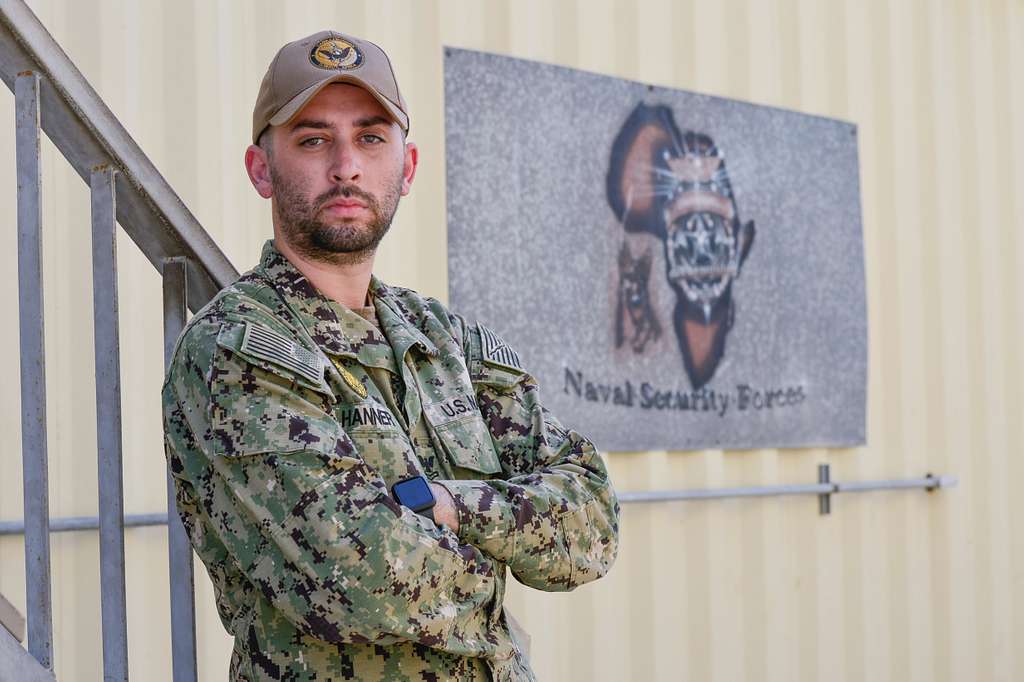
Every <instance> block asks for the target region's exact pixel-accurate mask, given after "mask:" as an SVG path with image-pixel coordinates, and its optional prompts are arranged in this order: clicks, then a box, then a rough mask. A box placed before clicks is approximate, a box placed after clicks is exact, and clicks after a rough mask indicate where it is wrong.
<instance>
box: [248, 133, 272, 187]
mask: <svg viewBox="0 0 1024 682" xmlns="http://www.w3.org/2000/svg"><path fill="white" fill-rule="evenodd" d="M245 170H246V172H247V173H248V174H249V181H250V182H252V186H253V187H255V188H256V191H257V192H258V193H259V195H260V196H261V197H263V198H264V199H269V198H270V197H271V196H273V194H274V185H273V183H272V182H271V181H270V159H268V158H267V152H266V150H265V149H263V148H262V147H260V146H258V145H255V144H251V145H249V148H248V149H246V150H245Z"/></svg>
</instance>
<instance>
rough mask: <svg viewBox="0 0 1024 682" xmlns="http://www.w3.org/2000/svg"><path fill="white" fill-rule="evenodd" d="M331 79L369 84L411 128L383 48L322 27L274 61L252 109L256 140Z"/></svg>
mask: <svg viewBox="0 0 1024 682" xmlns="http://www.w3.org/2000/svg"><path fill="white" fill-rule="evenodd" d="M331 83H351V84H353V85H358V86H359V87H361V88H363V89H365V90H366V91H367V92H369V93H370V94H371V95H373V96H374V97H375V98H376V99H377V101H378V102H380V104H381V106H382V107H384V109H385V111H387V112H388V113H389V114H390V115H391V117H392V118H393V119H395V122H396V123H398V125H400V126H401V127H402V130H404V131H406V132H408V131H409V114H408V111H407V109H406V106H405V100H404V99H402V93H400V92H399V91H398V80H397V79H396V78H395V71H394V69H392V68H391V61H390V60H389V59H388V56H387V55H386V54H384V50H382V49H380V48H379V47H377V46H376V45H374V44H373V43H371V42H370V41H368V40H362V39H360V38H356V37H354V36H348V35H345V34H343V33H338V32H337V31H320V32H319V33H314V34H313V35H311V36H308V37H306V38H301V39H299V40H296V41H294V42H291V43H288V44H287V45H285V46H284V47H282V48H281V49H280V50H278V52H277V55H275V56H274V60H273V61H272V62H270V67H269V68H268V69H267V73H266V75H265V76H263V83H262V84H260V93H259V95H257V96H256V106H255V107H254V108H253V110H252V141H253V144H256V143H257V142H258V141H259V138H260V135H262V134H263V131H264V130H266V128H267V126H279V125H282V124H284V123H287V122H288V121H289V120H291V118H292V117H293V116H294V115H295V114H297V113H298V112H299V110H300V109H301V108H302V107H303V106H304V105H305V104H306V102H308V101H309V100H310V99H312V98H313V96H314V95H316V93H318V92H320V90H322V89H323V88H324V87H326V86H327V85H329V84H331Z"/></svg>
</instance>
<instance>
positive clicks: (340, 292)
mask: <svg viewBox="0 0 1024 682" xmlns="http://www.w3.org/2000/svg"><path fill="white" fill-rule="evenodd" d="M253 119H254V126H253V142H254V145H253V146H251V147H250V148H249V149H248V150H247V152H246V167H247V169H248V171H249V176H250V178H251V180H252V182H253V185H254V187H255V188H256V189H257V191H258V192H259V193H260V194H261V195H262V196H263V197H265V198H271V199H272V208H273V218H274V240H272V241H268V242H267V243H266V245H265V246H264V248H263V256H262V258H261V260H260V263H259V265H257V266H256V267H255V268H254V269H252V270H250V271H249V272H247V273H246V274H244V275H242V276H241V277H240V278H239V279H238V280H237V281H236V282H235V283H234V284H232V285H230V286H228V287H227V288H225V289H224V290H223V291H221V292H220V293H219V294H218V295H217V296H216V297H215V298H214V300H213V301H211V302H210V303H209V304H208V305H207V306H206V307H205V308H203V310H201V311H200V312H199V313H198V314H196V315H195V316H194V317H193V318H192V320H191V321H190V322H189V324H188V326H187V328H186V329H185V331H184V332H183V334H182V336H181V338H180V339H179V340H178V344H177V347H176V349H175V352H174V356H173V361H172V363H171V366H170V368H169V370H168V373H167V378H166V381H165V383H164V388H163V406H164V429H165V436H166V450H167V459H168V465H169V467H170V470H171V473H172V475H173V477H174V481H175V486H176V491H177V503H178V508H179V510H180V512H181V517H182V519H183V521H184V522H185V527H186V529H187V531H188V534H189V537H190V538H191V541H192V544H193V546H194V547H195V550H196V552H197V553H198V554H199V556H200V558H201V559H202V560H203V562H204V563H205V564H206V567H207V570H208V571H209V574H210V577H211V579H212V581H213V584H214V587H215V589H216V592H217V605H218V608H219V611H220V616H221V619H222V621H223V623H224V626H225V628H226V629H227V630H228V632H229V633H231V634H232V635H233V636H234V638H235V646H234V652H233V656H232V660H231V671H230V675H231V679H232V680H250V681H253V682H255V681H256V680H341V679H361V680H400V681H406V680H409V681H411V680H418V681H424V680H425V681H431V680H449V679H458V680H488V679H495V680H532V679H534V677H533V673H532V672H531V670H530V667H529V664H528V662H527V660H526V657H525V655H524V652H523V650H522V641H521V640H522V638H521V637H519V636H517V635H516V634H514V632H513V630H512V629H510V620H509V617H508V615H507V614H506V613H505V611H504V609H503V606H502V600H503V594H504V586H505V579H506V569H508V570H509V571H511V573H512V575H513V576H515V578H516V579H517V580H519V581H520V582H522V583H524V584H526V585H529V586H531V587H535V588H538V589H542V590H550V591H561V590H571V589H573V588H574V587H576V586H578V585H580V584H582V583H585V582H588V581H590V580H594V579H596V578H598V577H600V576H602V575H604V574H605V573H606V572H607V570H608V568H609V567H610V565H611V563H612V562H613V560H614V558H615V553H616V550H617V546H618V505H617V504H616V501H615V494H614V492H613V490H612V487H611V485H610V483H609V480H608V474H607V471H606V469H605V466H604V464H603V463H602V460H601V457H600V455H599V454H598V452H597V451H596V450H595V448H594V445H593V444H592V443H591V442H590V441H589V440H587V439H586V438H584V437H583V436H581V435H579V434H578V433H576V432H574V431H572V430H569V429H566V428H564V427H563V426H561V425H560V424H559V422H558V421H557V420H556V419H555V418H554V417H553V416H552V415H551V414H550V413H548V412H547V411H546V410H545V409H544V408H543V407H542V405H541V404H540V402H539V400H538V390H537V385H536V383H535V382H534V380H533V378H532V377H531V376H530V375H529V374H528V373H527V372H526V371H524V369H523V368H522V367H521V365H520V362H519V358H518V356H517V355H516V353H515V352H514V351H513V350H512V349H510V348H509V347H508V346H507V345H506V344H504V343H503V342H502V341H501V340H500V338H498V337H497V336H496V335H495V334H494V333H493V332H491V331H490V330H488V329H487V328H486V327H483V326H481V325H471V324H468V323H467V322H466V321H465V320H463V319H462V318H461V317H459V316H458V315H454V314H452V313H450V312H448V311H447V310H446V309H445V308H444V307H443V306H442V305H441V304H440V303H438V302H437V301H435V300H433V299H431V298H426V297H423V296H421V295H419V294H417V293H415V292H413V291H410V290H408V289H401V288H398V287H390V286H387V285H385V284H383V283H382V282H380V281H379V280H378V279H376V278H375V277H373V276H372V275H371V271H372V266H373V256H374V252H375V249H376V246H377V243H378V242H379V241H380V238H381V237H383V235H384V233H385V232H386V231H387V228H388V225H389V224H390V222H391V217H392V215H393V214H394V211H395V208H396V207H397V203H398V199H399V196H401V195H404V194H406V193H407V192H408V191H409V187H410V185H411V183H412V179H413V177H414V175H415V169H416V162H417V154H418V151H417V149H416V147H415V145H414V144H412V143H408V142H406V141H405V135H406V133H407V131H408V125H409V120H408V115H407V113H406V107H405V103H404V101H403V100H402V97H401V95H400V94H399V92H398V86H397V83H396V81H395V78H394V74H393V72H392V70H391V66H390V63H389V62H388V60H387V57H386V56H385V55H384V53H383V52H382V51H381V50H380V48H378V47H377V46H375V45H373V44H372V43H368V42H365V41H362V40H359V39H357V38H353V37H350V36H344V35H341V34H338V33H333V32H322V33H319V34H316V35H313V36H310V37H308V38H305V39H303V40H300V41H296V42H294V43H289V44H288V45H286V46H285V47H283V48H282V49H281V51H280V52H279V53H278V55H277V56H276V57H275V59H274V61H273V62H272V63H271V65H270V68H269V69H268V71H267V75H266V77H265V78H264V81H263V85H262V87H261V89H260V94H259V97H258V99H257V103H256V109H255V111H254V114H253ZM420 477H423V478H420ZM428 481H429V483H428ZM399 482H405V483H409V482H411V483H414V484H416V483H418V484H419V485H421V486H422V488H423V490H429V491H430V493H432V494H433V497H434V499H435V505H434V507H433V508H432V509H420V511H421V513H416V512H415V511H414V510H413V509H410V508H409V507H407V506H404V505H402V504H400V503H399V501H398V499H396V498H397V497H401V495H400V494H399V493H400V491H399V492H393V489H392V486H394V485H395V484H396V483H399ZM428 495H429V493H428ZM403 501H406V500H405V499H403ZM417 508H419V506H418V505H417Z"/></svg>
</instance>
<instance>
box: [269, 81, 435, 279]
mask: <svg viewBox="0 0 1024 682" xmlns="http://www.w3.org/2000/svg"><path fill="white" fill-rule="evenodd" d="M268 133H269V134H270V135H272V139H271V144H270V148H271V152H270V154H269V158H268V159H267V164H268V176H269V187H270V189H269V196H271V197H272V199H273V211H274V224H275V227H276V228H277V232H278V236H280V237H281V238H282V239H284V240H285V241H286V242H287V244H288V245H289V246H290V247H291V248H292V249H294V250H295V251H297V252H298V253H299V254H300V255H302V256H303V257H305V258H309V259H312V260H319V261H326V262H335V263H344V262H361V261H364V260H366V259H368V258H369V257H370V256H372V255H373V253H374V251H375V250H376V248H377V245H378V244H379V243H380V240H381V239H382V238H383V237H384V235H385V233H387V231H388V228H389V227H390V225H391V219H392V217H393V216H394V214H395V210H396V209H397V207H398V199H399V197H400V196H401V195H403V194H407V193H408V191H409V186H410V184H411V182H412V175H413V173H414V171H415V162H416V159H415V156H416V151H415V147H414V146H412V145H406V143H405V140H404V138H403V135H402V131H401V128H399V126H398V124H396V123H395V122H394V121H393V120H392V119H391V118H390V117H388V115H387V112H386V111H385V110H384V108H383V107H382V106H381V105H380V103H379V102H377V100H376V99H374V98H373V96H371V95H370V94H369V93H368V92H367V91H366V90H364V89H362V88H360V87H358V86H354V85H347V84H332V85H329V86H327V87H326V88H324V89H323V90H322V91H321V92H320V93H318V94H317V95H316V96H315V97H314V98H313V99H312V100H310V102H309V103H308V104H307V105H306V106H305V107H303V108H302V110H301V111H299V113H298V114H297V115H296V116H295V117H294V118H293V119H292V120H291V121H290V122H289V123H287V124H285V125H283V126H280V127H275V128H271V129H270V130H269V131H268ZM250 174H252V169H251V168H250ZM255 183H256V181H255V179H254V184H255ZM257 189H258V190H260V193H261V194H264V192H263V190H262V189H261V188H260V186H259V185H257ZM264 196H267V194H264Z"/></svg>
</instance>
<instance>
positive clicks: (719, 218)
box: [607, 103, 754, 389]
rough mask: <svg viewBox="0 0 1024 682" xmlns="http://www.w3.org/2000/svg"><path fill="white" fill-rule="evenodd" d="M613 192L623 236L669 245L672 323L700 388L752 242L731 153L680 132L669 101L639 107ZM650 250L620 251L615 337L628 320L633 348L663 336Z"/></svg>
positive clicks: (613, 171)
mask: <svg viewBox="0 0 1024 682" xmlns="http://www.w3.org/2000/svg"><path fill="white" fill-rule="evenodd" d="M607 196H608V203H609V204H610V205H611V208H612V211H614V213H615V217H616V218H617V219H618V220H619V222H620V223H621V224H622V227H623V229H624V230H625V231H626V232H627V233H634V234H650V235H654V236H655V237H657V238H658V239H659V240H660V241H661V242H662V244H663V248H664V254H665V266H666V277H667V280H668V283H669V285H670V286H671V288H672V290H673V292H674V293H675V296H676V304H675V308H674V311H673V314H672V326H673V328H674V329H675V332H676V338H677V340H678V342H679V350H680V353H681V355H682V358H683V366H684V368H685V369H686V374H687V376H688V377H689V379H690V384H691V386H693V388H695V389H697V388H700V387H701V386H704V385H705V384H706V383H707V382H708V381H710V380H711V377H712V376H714V373H715V370H716V369H717V368H718V365H719V363H720V362H721V360H722V357H723V356H724V354H725V339H726V336H727V335H728V333H729V329H730V328H731V327H732V323H733V317H734V315H735V304H734V302H733V298H732V285H733V282H734V281H735V280H736V278H737V277H739V274H740V268H741V267H742V266H743V263H744V261H745V260H746V258H747V256H748V255H749V253H750V248H751V246H752V245H753V242H754V222H753V221H748V222H746V223H743V222H741V221H740V219H739V211H738V209H737V206H736V200H735V197H734V196H733V191H732V185H731V184H730V182H729V176H728V173H727V172H726V169H725V158H724V157H723V156H722V154H721V152H720V151H719V149H718V147H716V146H715V143H714V141H713V140H712V139H711V138H710V137H709V136H707V135H704V134H702V133H699V132H694V131H691V130H687V131H685V132H684V131H680V129H679V127H678V126H677V125H676V122H675V118H674V116H673V114H672V110H671V109H669V108H668V107H667V106H663V105H654V106H648V105H646V104H643V103H640V104H638V105H637V107H636V108H635V109H634V110H633V112H632V113H631V114H630V115H629V118H628V119H626V122H625V123H624V124H623V126H622V129H621V130H620V131H619V134H618V136H617V137H616V138H615V142H614V143H613V144H612V152H611V162H610V164H609V168H608V178H607ZM649 256H650V253H649V252H647V254H646V257H647V262H646V265H645V264H644V258H645V255H641V256H640V257H639V258H638V259H634V257H633V256H632V254H631V253H630V252H629V247H628V246H626V245H625V244H624V245H623V250H622V251H621V252H620V254H619V278H620V280H619V299H618V310H617V311H616V333H615V341H616V346H617V347H619V346H621V345H622V344H623V342H624V338H625V332H624V330H623V327H624V323H625V321H626V320H629V321H630V323H631V326H632V329H633V338H632V340H631V347H632V349H633V351H634V352H636V353H642V352H643V351H644V349H645V346H646V345H647V341H648V340H650V339H651V338H657V336H659V335H660V333H661V326H660V324H659V322H658V320H657V316H656V314H655V311H654V309H653V308H652V307H651V305H650V301H649V300H648V299H647V296H648V294H647V292H648V286H647V276H648V275H649V274H650V270H651V268H650V258H649ZM640 278H642V279H643V282H642V283H641V282H639V281H638V280H639V279H640Z"/></svg>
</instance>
